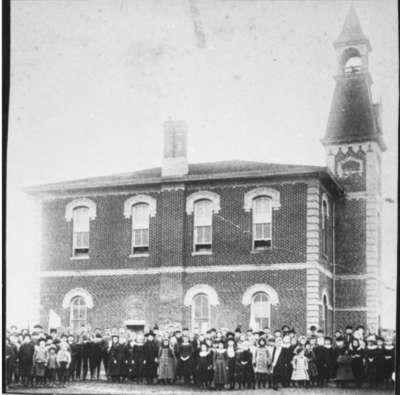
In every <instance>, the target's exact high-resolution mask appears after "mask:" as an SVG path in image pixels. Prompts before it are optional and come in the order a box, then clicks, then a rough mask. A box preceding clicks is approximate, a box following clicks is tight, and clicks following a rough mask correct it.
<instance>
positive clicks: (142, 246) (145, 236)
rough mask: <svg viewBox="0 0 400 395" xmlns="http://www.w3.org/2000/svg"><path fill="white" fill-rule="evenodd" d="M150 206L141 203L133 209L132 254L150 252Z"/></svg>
mask: <svg viewBox="0 0 400 395" xmlns="http://www.w3.org/2000/svg"><path fill="white" fill-rule="evenodd" d="M149 225H150V212H149V205H148V204H145V203H139V204H136V205H134V206H133V207H132V254H146V253H148V252H149Z"/></svg>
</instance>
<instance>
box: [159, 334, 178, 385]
mask: <svg viewBox="0 0 400 395" xmlns="http://www.w3.org/2000/svg"><path fill="white" fill-rule="evenodd" d="M158 356H159V361H160V365H159V374H158V379H159V380H160V381H161V383H162V384H170V383H171V382H172V381H173V380H174V377H175V358H174V351H173V348H171V346H170V344H169V340H168V339H164V340H163V341H162V344H161V347H160V351H159V354H158Z"/></svg>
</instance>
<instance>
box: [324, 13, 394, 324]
mask: <svg viewBox="0 0 400 395" xmlns="http://www.w3.org/2000/svg"><path fill="white" fill-rule="evenodd" d="M334 48H335V50H336V53H337V62H338V68H337V74H336V76H335V80H336V86H335V90H334V94H333V99H332V104H331V109H330V113H329V118H328V124H327V128H326V134H325V137H324V138H323V140H322V143H323V145H324V147H325V150H326V155H327V166H328V168H329V169H330V170H331V171H332V173H333V174H335V176H336V177H337V178H338V179H339V181H340V183H341V184H342V185H343V187H344V190H345V195H344V197H343V198H342V199H341V200H340V201H338V202H337V203H336V207H335V263H334V265H335V278H334V279H335V295H336V297H335V312H334V314H335V326H336V327H338V328H344V326H345V325H346V324H353V325H357V324H358V323H363V324H364V325H366V326H367V327H369V328H370V329H371V330H373V331H376V330H377V329H378V327H379V314H380V310H381V307H380V293H381V292H380V270H381V269H380V268H381V265H380V244H381V242H380V228H381V227H380V215H381V156H382V153H383V152H384V151H385V150H386V146H385V143H384V141H383V136H382V125H381V103H374V102H373V100H372V94H371V85H372V78H371V75H370V73H369V69H368V57H369V53H370V52H371V50H372V47H371V44H370V42H369V39H368V38H367V37H366V36H365V34H364V33H363V31H362V29H361V26H360V22H359V19H358V16H357V13H356V11H355V9H354V7H353V5H351V7H350V9H349V11H348V14H347V16H346V19H345V22H344V25H343V29H342V31H341V33H340V35H339V37H338V38H337V39H336V40H335V42H334Z"/></svg>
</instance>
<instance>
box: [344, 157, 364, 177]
mask: <svg viewBox="0 0 400 395" xmlns="http://www.w3.org/2000/svg"><path fill="white" fill-rule="evenodd" d="M360 167H361V166H360V163H359V162H356V161H355V160H349V161H347V162H344V163H343V164H342V171H343V177H349V176H351V175H352V174H359V173H360Z"/></svg>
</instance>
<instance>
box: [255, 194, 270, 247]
mask: <svg viewBox="0 0 400 395" xmlns="http://www.w3.org/2000/svg"><path fill="white" fill-rule="evenodd" d="M258 199H267V202H268V212H267V213H266V215H265V216H266V219H267V222H256V220H257V218H256V216H257V213H256V210H255V207H254V206H255V204H256V201H257V200H258ZM268 219H269V222H268ZM257 225H266V226H267V227H268V226H269V233H270V236H269V238H268V237H262V238H261V237H256V226H257ZM268 241H269V244H270V245H269V246H268V245H266V246H259V247H256V242H265V243H266V244H267V243H268ZM271 248H272V198H271V197H270V196H266V195H259V196H256V197H254V198H253V201H252V251H264V250H269V249H271Z"/></svg>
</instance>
